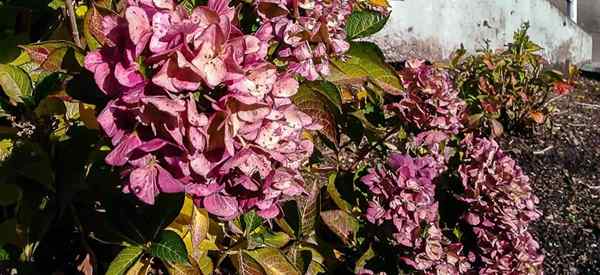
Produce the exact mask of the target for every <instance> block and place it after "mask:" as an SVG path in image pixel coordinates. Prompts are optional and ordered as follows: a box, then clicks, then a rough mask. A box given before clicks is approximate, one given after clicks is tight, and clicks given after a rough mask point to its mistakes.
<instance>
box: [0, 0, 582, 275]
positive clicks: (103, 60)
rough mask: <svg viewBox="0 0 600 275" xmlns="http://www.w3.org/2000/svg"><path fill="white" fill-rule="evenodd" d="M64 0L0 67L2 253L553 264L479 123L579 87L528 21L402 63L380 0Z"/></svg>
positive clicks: (147, 268) (372, 270)
mask: <svg viewBox="0 0 600 275" xmlns="http://www.w3.org/2000/svg"><path fill="white" fill-rule="evenodd" d="M16 2H17V1H10V0H9V1H3V2H2V4H3V3H7V5H10V6H12V5H16V4H15V3H16ZM23 2H27V3H25V4H26V6H27V8H33V7H37V8H39V9H41V8H40V7H39V5H40V4H39V3H41V2H40V1H36V3H29V1H23ZM38 2H39V3H38ZM67 2H69V3H71V4H74V5H75V6H76V7H75V10H76V11H77V12H76V14H77V18H74V17H71V18H70V17H69V16H67V17H66V18H65V16H59V15H60V14H70V12H68V10H69V7H68V6H66V5H65V3H66V2H65V1H52V2H51V3H50V5H47V4H46V3H43V5H42V6H43V11H44V12H43V13H42V14H45V15H47V14H52V15H53V17H52V24H51V25H44V26H46V27H48V28H49V29H51V28H52V26H54V23H57V24H56V25H59V26H71V23H73V24H74V25H75V26H77V27H78V28H79V30H80V31H81V37H76V36H75V37H72V38H71V39H72V40H73V42H69V41H54V40H53V41H42V42H40V43H34V44H26V45H22V46H21V47H22V53H21V55H20V56H19V57H17V58H16V59H13V61H11V62H10V63H7V64H2V65H0V87H1V91H2V96H0V208H1V210H2V211H0V215H1V216H0V217H1V219H0V222H1V223H0V263H1V264H0V273H2V274H4V273H7V274H8V273H11V274H12V273H15V272H16V273H19V274H21V273H23V274H29V273H31V274H39V273H43V274H46V273H65V274H80V273H83V274H90V272H95V273H94V274H102V273H106V274H109V275H113V274H114V275H123V274H133V273H135V274H150V273H152V274H172V275H174V274H212V273H215V274H232V273H236V272H237V273H240V274H319V273H327V274H349V273H355V274H407V273H417V274H475V273H480V274H504V273H507V274H541V272H542V270H541V266H542V262H543V256H541V254H540V252H539V245H538V244H537V243H536V241H535V239H534V238H533V236H532V235H531V234H530V233H529V232H528V230H529V224H530V223H531V222H533V221H535V220H536V219H538V218H539V217H540V215H541V213H540V212H539V211H538V210H536V208H535V205H536V203H537V199H536V198H535V196H534V195H533V194H532V191H531V187H530V186H529V181H528V178H527V176H525V175H524V173H523V171H521V169H520V168H519V167H518V165H517V164H516V163H515V161H514V160H512V159H511V158H510V157H508V156H507V155H506V154H505V153H503V152H502V150H501V149H500V148H499V146H498V144H497V143H496V142H495V141H493V139H492V138H487V137H486V136H487V133H488V131H489V129H487V128H485V127H487V126H494V127H492V128H494V129H496V128H499V127H497V125H498V124H500V121H501V122H502V123H513V124H514V125H516V123H517V122H518V123H530V119H528V118H527V117H531V118H532V119H533V120H534V121H536V120H538V118H540V116H538V115H535V114H536V113H535V112H543V113H542V114H543V115H544V116H543V117H542V118H545V116H546V115H547V112H549V111H550V109H549V108H548V107H547V106H546V105H544V104H546V103H547V99H548V97H549V94H550V93H551V91H552V90H554V92H557V93H560V94H564V93H568V92H569V91H570V90H571V89H572V84H573V83H572V82H570V81H567V80H564V79H562V77H560V76H559V75H557V74H555V73H553V72H549V71H545V70H543V66H542V64H541V58H540V57H539V56H537V55H536V52H537V51H538V50H539V49H538V48H537V47H536V46H535V45H534V44H533V43H531V42H530V41H529V40H528V38H527V36H526V34H525V31H526V29H527V28H526V26H525V27H524V29H523V30H522V31H520V32H518V33H517V35H516V36H515V41H516V42H515V43H513V44H511V45H510V46H509V48H508V49H507V50H506V52H501V53H492V52H490V51H484V52H480V53H479V54H477V55H474V56H470V57H467V58H465V59H462V58H457V59H456V61H455V62H454V63H453V64H452V65H453V66H452V67H451V70H448V69H444V68H440V67H436V66H434V65H432V64H430V63H428V62H425V61H421V60H411V61H408V62H407V63H406V66H405V67H404V68H403V69H401V70H400V71H398V72H397V71H395V70H394V69H393V68H392V67H391V66H390V65H388V64H387V63H385V59H384V56H383V54H382V53H381V51H380V49H379V48H378V47H377V45H375V44H373V43H369V42H364V41H360V42H359V41H354V40H355V39H358V38H363V37H368V36H369V35H372V34H374V33H376V32H377V31H379V30H380V29H381V28H383V26H384V25H385V23H386V22H387V20H388V16H389V13H390V9H389V5H388V3H387V2H386V1H377V0H357V1H346V0H332V1H321V0H302V1H279V0H257V1H227V0H209V1H199V0H184V1H177V2H176V1H171V0H128V1H119V2H118V3H117V1H105V0H102V1H93V2H94V4H93V5H87V6H86V5H84V3H83V1H67ZM19 3H20V2H19ZM57 9H58V10H62V12H59V11H56V10H57ZM34 15H35V14H34ZM35 16H38V15H35ZM20 17H21V16H19V18H20ZM23 18H27V17H26V16H25V17H23ZM70 19H73V21H70V22H68V21H65V20H70ZM36 20H38V21H40V20H41V19H36ZM42 21H43V20H42ZM36 22H37V21H36ZM59 23H60V24H59ZM36 24H41V25H43V23H40V22H38V23H36ZM6 33H12V32H6ZM62 33H69V34H71V33H75V32H70V31H67V30H66V29H62V30H59V31H57V33H54V34H47V35H48V36H50V35H51V36H52V37H56V36H60V35H61V34H62ZM28 35H29V36H31V37H32V40H31V41H38V40H41V39H43V37H48V36H46V34H44V36H36V35H34V34H33V33H30V34H28ZM74 35H75V34H74ZM13 38H14V37H13ZM81 40H83V41H81ZM11 59H12V58H11ZM480 80H481V82H480ZM480 85H481V87H480ZM544 102H546V103H544ZM479 118H480V119H479ZM525 118H527V119H525ZM504 119H507V120H506V121H505V120H504ZM474 120H477V121H479V123H480V124H478V125H473V124H472V123H471V124H469V121H471V122H473V121H474ZM538 122H539V121H538ZM513 124H507V125H513ZM467 126H472V127H467ZM507 128H509V129H510V127H508V126H507ZM495 132H498V130H497V129H496V130H495ZM17 229H18V230H17ZM65 244H68V245H65Z"/></svg>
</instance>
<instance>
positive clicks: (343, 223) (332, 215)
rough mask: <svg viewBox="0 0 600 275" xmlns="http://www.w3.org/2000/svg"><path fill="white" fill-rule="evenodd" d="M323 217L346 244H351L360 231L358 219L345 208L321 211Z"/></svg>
mask: <svg viewBox="0 0 600 275" xmlns="http://www.w3.org/2000/svg"><path fill="white" fill-rule="evenodd" d="M321 219H322V220H323V222H325V224H326V225H327V227H329V229H331V231H333V233H335V234H336V235H337V236H338V237H340V239H341V240H342V241H343V242H344V243H345V244H350V243H351V240H352V239H353V237H354V234H356V232H357V231H358V226H359V225H358V221H357V220H356V219H355V218H354V217H352V216H350V214H348V213H346V212H344V211H343V210H331V211H324V212H321Z"/></svg>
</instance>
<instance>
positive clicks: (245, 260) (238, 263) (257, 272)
mask: <svg viewBox="0 0 600 275" xmlns="http://www.w3.org/2000/svg"><path fill="white" fill-rule="evenodd" d="M229 259H231V262H232V263H233V265H234V266H235V267H236V269H237V272H238V274H240V275H264V274H266V273H265V270H264V269H263V268H262V267H261V266H260V265H259V264H258V263H257V262H256V261H255V260H254V259H253V258H252V257H250V256H249V255H248V254H246V252H244V251H239V252H238V253H235V254H232V255H229Z"/></svg>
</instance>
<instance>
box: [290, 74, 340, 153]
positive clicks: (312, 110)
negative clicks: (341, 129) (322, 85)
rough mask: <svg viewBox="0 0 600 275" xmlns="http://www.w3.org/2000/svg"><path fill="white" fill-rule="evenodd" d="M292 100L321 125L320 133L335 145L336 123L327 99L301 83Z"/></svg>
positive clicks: (336, 137)
mask: <svg viewBox="0 0 600 275" xmlns="http://www.w3.org/2000/svg"><path fill="white" fill-rule="evenodd" d="M292 100H293V101H294V103H295V104H296V106H298V108H299V109H300V110H301V111H302V112H304V113H306V114H307V115H309V116H310V117H311V118H312V119H313V120H315V121H316V122H317V123H319V124H320V125H322V126H323V129H322V130H320V133H322V134H323V135H324V136H325V137H326V138H327V139H329V141H331V142H332V143H333V144H334V145H335V146H336V147H337V145H338V141H339V138H338V131H337V123H336V121H335V116H334V115H333V114H332V110H331V108H330V107H329V105H328V103H327V102H328V100H327V99H326V98H325V97H324V96H323V95H321V94H320V93H318V92H315V91H314V90H313V89H312V88H311V87H310V86H308V85H301V86H300V88H299V89H298V93H297V94H296V95H294V97H293V99H292Z"/></svg>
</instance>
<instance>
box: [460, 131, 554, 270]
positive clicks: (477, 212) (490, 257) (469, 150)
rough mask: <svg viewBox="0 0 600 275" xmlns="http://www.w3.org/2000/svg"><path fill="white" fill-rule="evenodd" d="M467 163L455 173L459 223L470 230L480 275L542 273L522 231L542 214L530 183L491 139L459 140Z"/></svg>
mask: <svg viewBox="0 0 600 275" xmlns="http://www.w3.org/2000/svg"><path fill="white" fill-rule="evenodd" d="M463 147H464V149H465V155H466V156H467V160H466V162H465V164H463V165H461V166H460V168H459V173H460V175H461V179H462V184H463V187H464V189H465V190H464V195H463V196H461V198H460V199H461V200H462V201H464V202H465V203H467V205H468V206H469V210H468V212H467V213H466V214H465V215H464V217H463V218H464V220H465V221H466V222H467V223H468V224H469V225H471V226H472V227H473V231H474V232H475V235H476V237H477V245H478V246H479V249H480V250H481V253H480V255H479V257H480V258H481V261H482V262H483V263H484V265H485V266H484V268H483V269H482V270H481V271H480V274H542V263H543V260H544V256H543V255H542V254H541V253H540V251H539V244H538V243H537V242H536V241H535V239H534V238H533V236H532V235H531V234H530V233H529V232H528V231H527V230H528V227H529V224H530V223H531V222H532V221H534V220H536V219H538V218H539V217H540V216H541V213H540V212H539V211H538V210H537V209H536V208H535V205H536V204H537V203H538V199H537V198H536V197H535V196H534V195H533V194H532V190H531V186H530V185H529V178H528V177H527V176H525V175H524V174H523V172H522V170H521V168H520V167H519V166H518V165H517V164H516V162H515V161H514V160H513V159H512V158H510V157H509V156H507V155H506V154H504V152H502V150H500V148H499V146H498V144H497V143H496V142H495V141H493V140H488V139H485V138H474V137H472V136H468V137H467V138H465V140H464V141H463Z"/></svg>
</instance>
